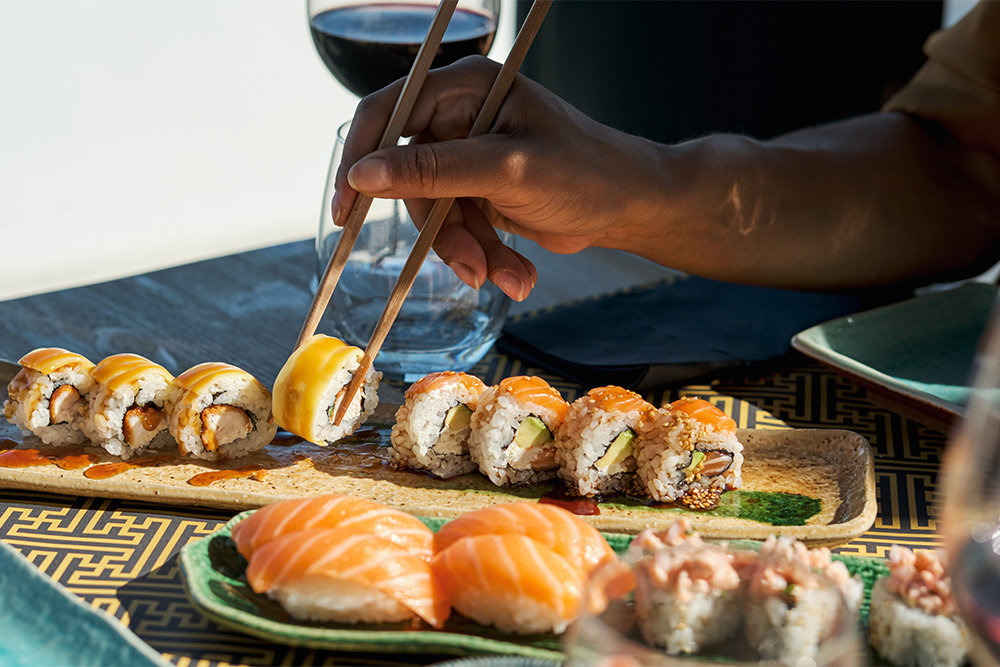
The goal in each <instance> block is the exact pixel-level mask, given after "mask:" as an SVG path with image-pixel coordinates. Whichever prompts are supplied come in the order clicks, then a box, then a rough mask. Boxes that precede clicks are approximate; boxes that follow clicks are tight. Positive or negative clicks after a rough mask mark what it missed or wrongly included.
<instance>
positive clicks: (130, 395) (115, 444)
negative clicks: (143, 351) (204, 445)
mask: <svg viewBox="0 0 1000 667" xmlns="http://www.w3.org/2000/svg"><path fill="white" fill-rule="evenodd" d="M90 376H91V377H92V378H93V380H94V386H93V390H92V391H91V393H90V418H89V419H88V420H87V421H86V426H85V430H86V431H87V434H88V435H89V436H90V439H91V440H93V441H94V443H95V444H98V445H101V446H102V447H104V449H106V450H108V452H109V453H111V454H114V455H115V456H120V457H122V458H123V459H128V458H130V457H132V456H133V455H135V454H138V453H140V452H143V451H146V450H151V449H160V448H163V447H176V443H175V442H174V439H173V438H172V437H171V436H170V431H169V430H168V429H167V409H168V408H169V406H170V404H171V403H172V402H173V399H174V396H175V394H176V392H177V388H176V386H175V385H174V376H173V375H171V374H170V372H169V371H167V369H166V368H164V367H163V366H160V365H159V364H155V363H153V362H152V361H150V360H149V359H146V358H145V357H142V356H139V355H138V354H115V355H112V356H110V357H107V358H106V359H103V360H101V361H100V362H98V364H97V365H96V366H94V368H93V369H92V370H91V371H90Z"/></svg>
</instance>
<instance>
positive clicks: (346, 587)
mask: <svg viewBox="0 0 1000 667" xmlns="http://www.w3.org/2000/svg"><path fill="white" fill-rule="evenodd" d="M246 577H247V581H248V582H249V583H250V586H251V588H253V590H254V592H256V593H263V594H266V595H267V596H268V597H270V598H272V599H274V600H277V601H278V602H279V603H280V604H281V605H282V606H283V607H284V608H285V610H286V611H287V612H288V613H289V614H291V615H292V617H294V618H296V619H299V620H303V621H333V622H337V623H391V622H399V621H408V620H411V619H416V618H421V619H423V620H424V621H426V622H427V623H429V624H430V625H431V626H433V627H435V628H438V629H440V628H441V627H442V626H443V625H444V622H445V620H446V619H447V618H448V615H449V613H450V611H451V605H450V604H449V602H448V598H447V597H446V595H445V594H444V589H443V588H442V587H441V586H440V584H439V583H438V582H437V580H436V579H435V578H434V577H433V576H432V574H431V564H430V563H429V562H428V561H427V560H426V559H424V558H422V557H421V556H419V555H416V554H413V553H410V552H409V551H408V550H406V549H405V548H403V547H400V546H399V545H397V544H393V543H392V542H390V541H389V540H387V539H385V538H382V537H379V536H377V535H373V534H371V533H365V532H357V531H355V530H353V529H351V528H343V527H341V528H328V529H321V530H300V531H297V532H294V533H289V534H287V535H283V536H281V537H279V538H277V539H274V540H272V541H270V542H268V543H267V544H265V545H264V546H263V547H261V548H260V549H258V550H257V551H256V552H255V553H254V554H253V556H252V557H251V558H250V562H249V564H248V565H247V570H246Z"/></svg>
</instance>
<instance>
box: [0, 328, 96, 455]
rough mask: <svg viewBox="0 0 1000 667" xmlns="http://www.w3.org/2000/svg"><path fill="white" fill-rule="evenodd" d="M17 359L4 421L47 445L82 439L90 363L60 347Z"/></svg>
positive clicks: (44, 349)
mask: <svg viewBox="0 0 1000 667" xmlns="http://www.w3.org/2000/svg"><path fill="white" fill-rule="evenodd" d="M18 363H20V364H21V370H20V371H19V372H18V374H17V375H15V376H14V378H13V379H12V380H11V381H10V383H8V385H7V395H8V398H7V401H5V402H4V406H3V411H4V416H5V417H6V418H7V421H9V422H10V423H12V424H14V425H15V426H17V427H18V428H19V429H20V430H21V432H22V433H24V434H25V435H28V434H34V435H36V436H38V437H39V438H41V439H42V442H44V443H45V444H48V445H67V444H79V443H82V442H86V440H87V436H86V433H85V432H84V430H83V428H84V424H85V422H86V419H87V396H88V394H89V392H90V389H91V386H92V385H93V379H92V378H91V377H90V370H91V369H92V368H93V367H94V364H93V363H92V362H91V361H90V360H88V359H87V358H86V357H82V356H80V355H79V354H76V353H75V352H70V351H68V350H64V349H63V348H61V347H44V348H38V349H37V350H32V351H31V352H29V353H28V354H26V355H24V356H23V357H21V360H20V361H19V362H18Z"/></svg>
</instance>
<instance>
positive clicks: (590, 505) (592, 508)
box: [538, 489, 601, 516]
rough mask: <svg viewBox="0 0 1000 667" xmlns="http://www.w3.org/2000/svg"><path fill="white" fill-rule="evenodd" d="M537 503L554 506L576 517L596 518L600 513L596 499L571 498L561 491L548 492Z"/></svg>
mask: <svg viewBox="0 0 1000 667" xmlns="http://www.w3.org/2000/svg"><path fill="white" fill-rule="evenodd" d="M538 502H540V503H543V504H546V505H555V506H556V507H561V508H563V509H564V510H567V511H569V512H572V513H573V514H576V515H577V516H597V515H598V514H600V513H601V508H600V507H598V506H597V499H596V498H581V497H579V496H571V495H569V494H568V493H566V491H564V490H563V489H557V490H555V491H550V492H549V493H546V494H545V495H544V496H542V497H541V498H539V499H538Z"/></svg>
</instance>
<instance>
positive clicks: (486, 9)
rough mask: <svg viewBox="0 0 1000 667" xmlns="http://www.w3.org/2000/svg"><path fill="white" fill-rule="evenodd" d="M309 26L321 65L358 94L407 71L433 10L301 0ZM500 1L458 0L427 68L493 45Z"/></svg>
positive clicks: (409, 1) (414, 3)
mask: <svg viewBox="0 0 1000 667" xmlns="http://www.w3.org/2000/svg"><path fill="white" fill-rule="evenodd" d="M307 9H308V12H309V29H310V32H311V33H312V38H313V43H314V44H315V45H316V50H317V51H318V52H319V55H320V57H321V58H322V59H323V62H324V63H325V64H326V66H327V68H328V69H329V70H330V72H332V73H333V75H334V76H335V77H336V78H337V80H338V81H340V83H342V84H343V85H344V87H345V88H347V89H348V90H349V91H351V92H352V93H354V94H355V95H358V96H359V97H363V96H365V95H367V94H369V93H373V92H375V91H376V90H378V89H379V88H383V87H384V86H387V85H389V84H390V83H392V82H393V81H395V80H396V79H400V78H402V77H404V76H406V75H407V73H408V72H409V71H410V67H411V66H412V64H413V60H414V59H415V58H416V57H417V52H418V51H419V50H420V44H421V43H422V42H423V40H424V35H426V34H427V29H428V28H430V25H431V21H432V20H433V18H434V12H435V11H436V10H437V2H434V1H432V0H405V1H393V0H388V1H386V0H381V1H377V2H366V1H365V0H307ZM499 17H500V0H460V2H459V4H458V7H457V9H456V10H455V13H454V15H453V16H452V18H451V21H450V22H449V23H448V30H447V31H446V32H445V34H444V39H443V40H442V41H441V47H440V48H439V49H438V52H437V54H436V55H435V56H434V61H433V63H432V64H431V67H432V68H436V67H444V66H445V65H450V64H451V63H453V62H455V61H456V60H459V59H461V58H464V57H465V56H471V55H484V56H485V55H486V54H487V53H489V51H490V47H492V46H493V38H494V37H495V35H496V31H497V23H498V21H499Z"/></svg>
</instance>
